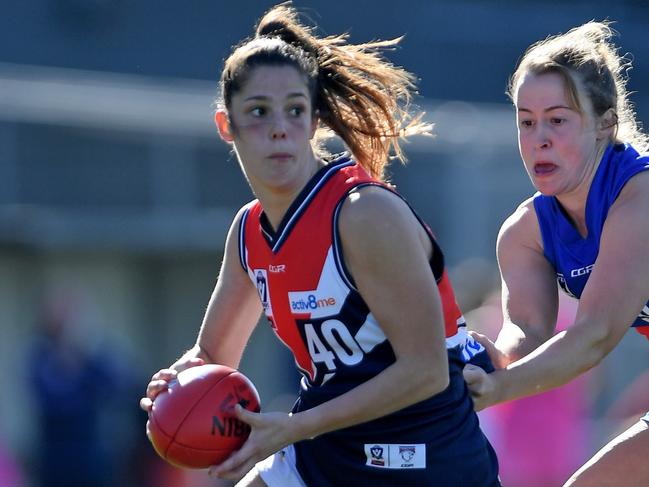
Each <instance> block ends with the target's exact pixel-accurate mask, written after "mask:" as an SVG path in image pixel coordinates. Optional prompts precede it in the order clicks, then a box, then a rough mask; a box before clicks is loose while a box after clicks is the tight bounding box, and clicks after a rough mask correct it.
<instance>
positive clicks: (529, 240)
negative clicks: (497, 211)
mask: <svg viewBox="0 0 649 487" xmlns="http://www.w3.org/2000/svg"><path fill="white" fill-rule="evenodd" d="M512 246H524V247H527V248H530V249H533V250H537V251H539V252H541V253H542V252H543V243H542V239H541V230H540V228H539V222H538V219H537V216H536V210H535V209H534V197H530V198H528V199H526V200H525V201H523V202H522V203H521V204H520V205H518V208H516V210H514V212H513V213H512V214H511V215H509V217H507V219H506V220H505V221H504V222H503V224H502V226H501V227H500V231H499V232H498V242H497V249H498V253H499V254H500V253H501V252H502V251H506V250H507V249H509V248H511V247H512Z"/></svg>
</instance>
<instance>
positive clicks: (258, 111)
mask: <svg viewBox="0 0 649 487" xmlns="http://www.w3.org/2000/svg"><path fill="white" fill-rule="evenodd" d="M248 113H250V114H251V115H252V116H253V117H263V116H264V115H266V109H265V108H263V107H254V108H251V109H250V110H248Z"/></svg>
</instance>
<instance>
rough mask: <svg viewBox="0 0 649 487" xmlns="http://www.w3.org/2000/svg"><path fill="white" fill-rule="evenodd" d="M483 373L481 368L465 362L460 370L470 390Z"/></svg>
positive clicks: (480, 379) (477, 382)
mask: <svg viewBox="0 0 649 487" xmlns="http://www.w3.org/2000/svg"><path fill="white" fill-rule="evenodd" d="M485 374H486V372H485V371H484V370H483V369H482V368H480V367H477V366H476V365H471V364H467V365H466V366H465V367H464V370H462V375H463V376H464V380H465V381H466V383H467V384H468V385H469V388H471V390H472V392H473V387H475V386H476V385H477V384H479V383H480V382H482V377H483V375H485Z"/></svg>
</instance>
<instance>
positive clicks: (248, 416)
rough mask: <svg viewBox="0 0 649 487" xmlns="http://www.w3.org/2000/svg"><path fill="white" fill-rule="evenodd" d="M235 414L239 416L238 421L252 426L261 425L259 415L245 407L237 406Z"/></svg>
mask: <svg viewBox="0 0 649 487" xmlns="http://www.w3.org/2000/svg"><path fill="white" fill-rule="evenodd" d="M234 414H235V415H236V416H237V418H238V419H240V420H241V421H243V422H244V423H246V424H249V425H250V426H253V427H254V426H258V425H259V420H260V418H259V416H260V414H259V413H255V412H253V411H248V410H247V409H245V408H244V407H242V406H241V404H235V406H234Z"/></svg>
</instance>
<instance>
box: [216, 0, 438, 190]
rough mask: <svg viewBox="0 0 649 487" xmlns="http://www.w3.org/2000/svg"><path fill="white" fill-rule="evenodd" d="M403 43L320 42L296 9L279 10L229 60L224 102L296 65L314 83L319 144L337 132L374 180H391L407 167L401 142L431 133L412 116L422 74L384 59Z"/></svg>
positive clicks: (335, 39) (223, 83)
mask: <svg viewBox="0 0 649 487" xmlns="http://www.w3.org/2000/svg"><path fill="white" fill-rule="evenodd" d="M400 40H401V39H400V38H398V39H394V40H387V41H373V42H368V43H364V44H356V45H354V44H349V43H348V42H347V35H346V34H342V35H337V36H329V37H324V38H319V37H316V36H315V35H314V34H313V29H312V28H310V27H307V26H304V25H302V24H301V23H300V22H299V20H298V14H297V12H296V10H295V9H294V8H293V7H292V6H291V5H290V2H286V3H283V4H280V5H277V6H275V7H273V8H272V9H270V10H269V11H268V12H267V13H266V14H265V15H264V16H263V17H262V18H261V20H260V21H259V23H258V25H257V28H256V32H255V37H253V38H252V39H248V40H246V41H244V43H242V44H240V45H239V46H238V47H236V48H235V49H234V50H233V52H232V54H231V55H230V57H228V59H227V60H226V61H225V66H224V69H223V73H222V75H221V80H220V92H221V100H220V101H221V103H222V104H223V106H225V108H226V109H229V108H230V103H231V100H232V95H233V94H234V93H236V92H237V91H238V90H240V89H241V88H242V86H243V85H244V84H245V82H246V80H247V79H248V77H249V75H250V72H251V71H252V69H254V68H255V67H257V66H260V65H266V66H267V65H279V66H285V65H288V66H293V67H295V68H296V69H297V70H298V71H299V72H300V73H302V74H303V75H304V76H305V77H306V79H307V84H308V87H309V91H310V93H311V98H312V100H313V107H312V109H313V112H314V115H317V117H318V118H319V120H320V123H321V127H320V128H319V130H318V132H317V133H316V141H318V140H320V141H321V140H322V139H323V138H324V137H326V136H327V133H326V132H327V129H329V130H330V131H333V132H334V133H335V134H336V135H338V136H339V137H340V138H341V139H342V140H343V141H344V142H345V144H346V145H347V147H348V148H349V150H350V151H351V153H352V154H353V156H354V158H355V159H356V161H357V162H358V163H359V164H360V165H361V166H363V167H364V168H365V170H367V171H368V173H369V174H371V175H372V176H374V177H376V178H379V179H384V177H385V169H386V167H387V165H388V163H389V160H390V158H391V157H396V158H398V159H400V160H401V161H405V155H404V154H403V151H402V149H401V146H400V141H401V139H403V138H405V137H407V136H409V135H414V134H424V135H428V134H430V131H431V125H429V124H425V123H422V117H423V113H421V112H420V113H417V114H415V115H413V114H412V113H411V111H410V110H411V108H410V103H411V99H412V96H413V94H414V93H415V77H414V75H412V74H411V73H409V72H407V71H405V70H404V69H403V68H400V67H397V66H394V65H393V64H391V63H390V62H389V61H387V60H386V59H385V58H384V57H382V56H381V52H380V51H381V50H383V49H386V48H392V47H394V46H396V45H397V44H398V43H399V41H400ZM316 144H317V142H316Z"/></svg>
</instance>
